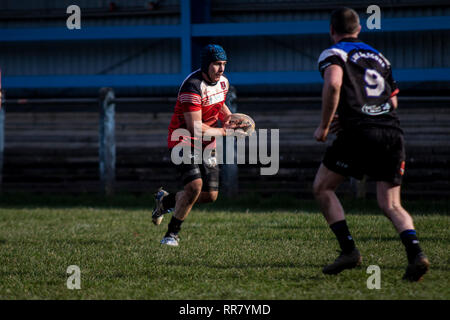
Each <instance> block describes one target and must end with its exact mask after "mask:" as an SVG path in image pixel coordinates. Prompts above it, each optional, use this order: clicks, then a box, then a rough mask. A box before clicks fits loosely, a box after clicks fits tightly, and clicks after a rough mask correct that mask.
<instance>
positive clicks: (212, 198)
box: [205, 191, 219, 202]
mask: <svg viewBox="0 0 450 320" xmlns="http://www.w3.org/2000/svg"><path fill="white" fill-rule="evenodd" d="M218 196H219V192H217V191H210V192H208V193H207V194H206V197H205V202H214V201H216V200H217V197H218Z"/></svg>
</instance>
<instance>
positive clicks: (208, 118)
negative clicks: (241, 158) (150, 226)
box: [152, 44, 231, 246]
mask: <svg viewBox="0 0 450 320" xmlns="http://www.w3.org/2000/svg"><path fill="white" fill-rule="evenodd" d="M226 63H227V55H226V53H225V50H224V49H223V48H222V47H221V46H219V45H214V44H209V45H207V46H206V47H204V48H203V49H202V52H201V68H200V69H199V70H197V71H194V72H193V73H191V74H190V75H189V76H188V77H187V78H186V79H185V80H184V81H183V83H182V85H181V87H180V90H179V92H178V98H177V103H176V105H175V111H174V113H173V116H172V120H171V122H170V125H169V135H168V147H169V150H170V152H171V153H172V149H173V148H174V147H175V146H177V145H178V144H184V145H190V146H192V147H194V148H195V140H196V139H198V138H196V137H204V136H205V133H206V132H207V135H208V136H225V135H226V134H227V131H226V129H225V128H223V127H218V120H221V121H222V122H224V121H226V118H227V117H228V116H229V115H231V112H230V110H229V109H228V107H227V105H226V104H225V99H226V95H227V92H228V89H229V83H228V79H227V78H226V77H225V76H224V75H223V73H224V71H225V65H226ZM194 124H196V125H195V126H194ZM197 124H201V126H198V125H197ZM177 129H186V130H187V131H186V132H188V133H189V134H187V135H181V136H179V138H178V135H174V132H175V131H176V130H177ZM174 139H175V141H173V140H174ZM212 139H214V138H212ZM205 140H207V141H205ZM214 146H215V142H211V140H210V139H202V149H205V148H212V149H213V148H214ZM189 149H191V148H189ZM184 150H185V149H183V150H181V153H182V152H183V151H184ZM174 151H175V150H174ZM201 154H202V153H201V152H200V155H201ZM180 156H182V155H181V154H180ZM194 156H195V154H194V152H191V154H190V155H189V158H190V159H191V160H192V161H191V163H181V164H179V165H175V164H174V165H175V167H176V170H177V172H178V175H179V181H181V182H182V184H183V190H182V191H179V192H177V193H176V194H175V193H168V192H166V191H165V190H163V189H162V188H161V189H160V190H159V191H158V192H157V193H156V195H155V200H156V206H155V209H154V211H153V214H152V221H153V223H154V224H155V225H159V224H160V223H161V220H162V218H163V215H164V214H165V213H169V212H171V211H174V213H173V215H172V219H171V221H170V223H169V226H168V230H167V232H166V234H165V236H164V238H163V239H162V240H161V244H165V245H170V246H178V242H179V237H178V233H179V231H180V229H181V224H182V223H183V221H184V220H185V219H186V217H187V216H188V215H189V212H190V211H191V209H192V207H193V205H194V204H195V203H207V202H213V201H215V200H216V199H217V196H218V193H219V167H218V165H217V161H216V159H215V158H214V152H212V156H211V157H210V158H209V159H202V161H201V163H200V164H197V163H195V162H198V161H195V162H194V161H193V160H194Z"/></svg>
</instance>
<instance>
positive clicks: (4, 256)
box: [0, 195, 450, 300]
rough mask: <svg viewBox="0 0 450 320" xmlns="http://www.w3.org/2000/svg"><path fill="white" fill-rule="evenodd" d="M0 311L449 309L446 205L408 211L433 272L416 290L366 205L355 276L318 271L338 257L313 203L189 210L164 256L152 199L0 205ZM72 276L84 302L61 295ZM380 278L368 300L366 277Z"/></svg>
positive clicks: (357, 206) (246, 201)
mask: <svg viewBox="0 0 450 320" xmlns="http://www.w3.org/2000/svg"><path fill="white" fill-rule="evenodd" d="M0 201H1V202H0V299H177V300H178V299H180V300H181V299H201V300H203V299H220V300H223V299H261V300H263V299H287V300H291V299H295V300H298V299H389V300H393V299H446V300H448V299H449V298H450V267H449V252H450V250H449V249H450V234H449V230H450V219H449V215H448V202H444V201H441V202H407V203H406V204H405V206H406V207H407V209H408V210H410V212H411V213H412V215H413V217H414V221H415V224H416V228H417V230H418V235H419V238H420V240H421V246H422V247H423V249H424V250H425V252H426V253H427V255H428V256H429V259H430V261H431V263H432V266H431V270H430V272H429V274H427V275H426V277H425V280H424V281H423V282H421V283H407V282H404V281H402V280H401V277H402V275H403V272H404V269H405V266H406V258H405V253H404V248H403V246H402V244H401V242H400V240H399V238H398V235H397V234H396V232H395V231H394V228H393V227H392V225H391V223H390V222H389V221H388V220H387V219H386V218H385V217H384V216H383V215H382V214H381V213H380V212H379V210H378V209H377V208H376V204H375V203H374V202H373V201H351V200H347V201H344V207H345V208H346V209H348V210H347V211H348V214H347V220H348V224H349V226H350V228H351V231H352V234H353V236H354V238H355V240H356V243H357V245H358V247H359V249H360V251H361V253H362V255H363V259H364V260H363V266H362V267H361V268H358V269H353V270H347V271H344V272H343V273H342V274H340V275H338V276H325V275H323V274H322V273H321V268H322V267H323V265H325V264H326V263H328V262H330V261H332V260H333V259H334V258H335V257H336V256H337V252H336V249H338V246H337V242H336V240H335V238H334V236H333V234H332V232H331V231H330V230H329V228H328V227H327V225H326V223H325V220H324V219H323V217H322V215H321V214H320V213H319V211H318V209H317V207H316V205H315V203H314V202H312V201H309V200H296V199H292V198H276V199H269V200H266V199H260V198H258V197H256V196H249V197H247V198H243V199H240V200H239V201H237V202H234V203H229V202H227V201H219V202H218V203H217V204H213V205H206V206H197V207H196V209H195V210H193V211H192V212H191V215H190V216H189V218H188V220H187V221H186V222H185V224H184V225H183V229H182V232H181V234H180V236H181V238H182V239H181V242H180V247H177V248H172V247H162V246H161V245H160V244H159V241H160V239H161V238H162V236H163V234H164V233H165V231H166V228H167V223H168V220H169V219H167V217H166V219H165V220H164V221H163V224H162V225H161V226H159V227H155V226H153V225H152V224H151V219H150V212H151V207H152V199H151V197H149V196H140V197H135V196H131V195H125V196H118V197H116V198H114V199H111V200H108V199H102V198H99V197H95V196H78V197H68V196H66V197H51V196H32V195H3V196H2V197H1V198H0ZM69 265H77V266H79V267H80V269H81V290H68V289H67V287H66V281H67V278H68V276H69V275H68V274H66V269H67V267H68V266H69ZM369 265H378V266H380V268H381V289H380V290H369V289H367V286H366V281H367V278H368V277H369V274H367V273H366V268H367V267H368V266H369Z"/></svg>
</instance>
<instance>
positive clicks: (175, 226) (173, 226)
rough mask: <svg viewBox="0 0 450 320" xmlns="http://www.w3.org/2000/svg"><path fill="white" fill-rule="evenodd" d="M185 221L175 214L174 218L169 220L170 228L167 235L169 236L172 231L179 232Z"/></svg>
mask: <svg viewBox="0 0 450 320" xmlns="http://www.w3.org/2000/svg"><path fill="white" fill-rule="evenodd" d="M182 223H183V220H178V219H177V218H175V217H174V216H172V219H171V220H170V222H169V229H168V230H167V233H166V235H165V237H168V236H169V235H170V234H171V233H173V234H178V232H180V230H181V224H182Z"/></svg>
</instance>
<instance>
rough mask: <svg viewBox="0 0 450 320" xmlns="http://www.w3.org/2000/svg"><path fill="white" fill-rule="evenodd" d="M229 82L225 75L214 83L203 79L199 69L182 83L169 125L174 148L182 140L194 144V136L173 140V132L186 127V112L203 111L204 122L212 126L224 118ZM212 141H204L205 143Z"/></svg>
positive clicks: (171, 144) (170, 144)
mask: <svg viewBox="0 0 450 320" xmlns="http://www.w3.org/2000/svg"><path fill="white" fill-rule="evenodd" d="M228 88H229V83H228V79H227V78H226V77H224V76H221V77H220V80H219V81H217V82H216V83H214V84H211V83H208V82H207V81H205V80H204V79H203V76H202V71H201V70H200V69H199V70H197V71H194V72H193V73H191V74H190V75H189V76H188V77H187V78H186V79H185V80H184V81H183V83H182V84H181V87H180V90H179V91H178V98H177V103H176V105H175V110H174V113H173V115H172V120H171V121H170V125H169V135H168V138H167V144H168V147H169V148H173V147H174V146H176V145H177V144H178V143H180V142H181V141H185V142H189V143H191V145H193V141H192V139H193V137H180V139H179V140H178V141H171V136H172V132H173V131H175V130H176V129H178V128H184V129H187V127H186V121H185V119H184V113H185V112H192V111H199V110H201V111H202V122H203V123H204V124H206V125H208V126H210V127H216V126H217V121H218V120H223V114H222V113H221V110H222V107H223V105H224V103H225V99H226V96H227V93H228ZM210 143H211V141H205V142H203V145H204V146H205V145H208V144H210Z"/></svg>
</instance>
